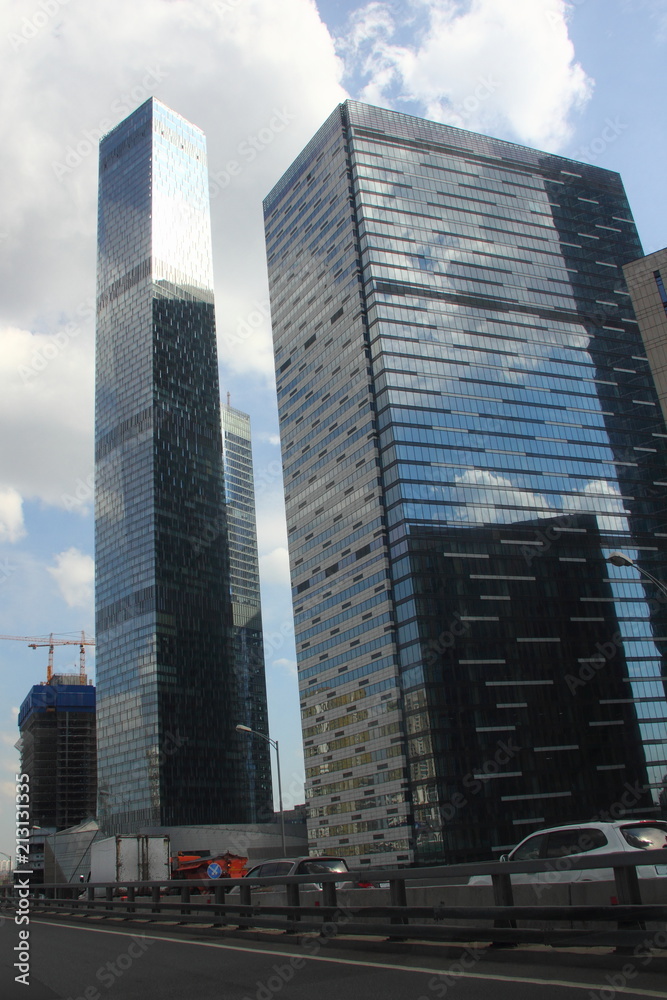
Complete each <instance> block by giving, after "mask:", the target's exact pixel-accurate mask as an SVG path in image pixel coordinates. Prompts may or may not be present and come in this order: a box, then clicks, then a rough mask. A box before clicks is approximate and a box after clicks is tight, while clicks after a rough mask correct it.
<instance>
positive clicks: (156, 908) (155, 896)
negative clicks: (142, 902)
mask: <svg viewBox="0 0 667 1000" xmlns="http://www.w3.org/2000/svg"><path fill="white" fill-rule="evenodd" d="M151 903H152V904H153V905H152V906H151V913H159V912H160V886H159V885H153V886H151Z"/></svg>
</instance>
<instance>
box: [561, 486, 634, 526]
mask: <svg viewBox="0 0 667 1000" xmlns="http://www.w3.org/2000/svg"><path fill="white" fill-rule="evenodd" d="M563 509H564V510H566V511H567V512H568V513H572V512H577V511H578V512H581V513H583V514H596V515H597V521H598V527H599V528H600V530H601V531H630V526H629V524H628V520H627V517H628V513H629V511H627V510H626V509H625V507H624V506H623V499H622V497H621V493H620V490H619V488H618V486H616V485H615V484H614V483H608V482H607V480H606V479H594V480H591V482H589V483H586V485H585V486H584V488H583V489H582V490H580V491H579V492H578V493H576V494H570V495H567V494H565V495H564V496H563Z"/></svg>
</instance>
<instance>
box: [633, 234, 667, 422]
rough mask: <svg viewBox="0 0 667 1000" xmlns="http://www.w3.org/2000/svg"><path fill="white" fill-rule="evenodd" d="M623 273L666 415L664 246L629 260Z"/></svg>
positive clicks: (666, 254) (666, 261)
mask: <svg viewBox="0 0 667 1000" xmlns="http://www.w3.org/2000/svg"><path fill="white" fill-rule="evenodd" d="M623 273H624V274H625V280H626V281H627V283H628V289H629V291H630V295H631V297H632V305H633V308H634V310H635V315H636V317H637V322H638V323H639V330H640V332H641V335H642V340H643V342H644V347H645V348H646V357H647V358H648V363H649V365H650V368H651V372H652V374H653V381H654V382H655V387H656V390H657V393H658V398H659V399H660V405H661V407H662V413H663V416H664V417H665V419H667V247H665V248H664V249H663V250H656V252H655V253H650V254H648V255H647V256H646V257H640V258H639V260H633V261H631V262H630V263H629V264H626V265H625V267H624V268H623Z"/></svg>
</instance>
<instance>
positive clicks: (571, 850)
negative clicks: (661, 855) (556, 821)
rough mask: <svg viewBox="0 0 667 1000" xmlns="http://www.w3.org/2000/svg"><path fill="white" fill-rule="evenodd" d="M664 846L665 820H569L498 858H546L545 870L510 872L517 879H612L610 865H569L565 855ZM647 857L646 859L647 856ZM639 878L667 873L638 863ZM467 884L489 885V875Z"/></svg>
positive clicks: (666, 843) (666, 869) (666, 844)
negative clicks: (580, 867) (605, 866)
mask: <svg viewBox="0 0 667 1000" xmlns="http://www.w3.org/2000/svg"><path fill="white" fill-rule="evenodd" d="M660 849H667V823H666V822H664V821H663V820H653V819H636V820H619V821H617V822H614V823H598V822H594V821H593V822H590V823H571V824H569V825H568V826H552V827H549V828H548V829H546V830H538V831H537V832H536V833H531V834H530V836H529V837H526V838H525V839H524V840H522V841H521V843H520V844H517V846H516V847H515V848H514V849H513V850H512V851H510V853H509V854H503V855H502V857H501V858H500V860H501V861H538V860H541V859H543V858H544V859H546V860H548V861H549V870H548V871H544V872H532V873H529V872H524V873H517V874H516V875H512V881H513V882H514V883H518V882H544V883H548V884H552V883H556V882H599V881H606V880H610V879H613V877H614V874H613V871H612V869H611V868H588V869H578V870H577V869H573V868H571V867H569V865H568V859H569V858H574V857H579V856H581V855H583V854H586V855H597V854H617V853H620V852H622V851H653V850H660ZM647 860H648V859H647ZM637 875H638V877H639V878H656V877H657V878H660V877H667V865H664V864H659V865H655V864H654V865H651V864H647V865H639V866H638V867H637ZM468 885H491V876H490V875H473V876H472V878H470V879H469V880H468Z"/></svg>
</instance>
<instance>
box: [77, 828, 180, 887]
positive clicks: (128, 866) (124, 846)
mask: <svg viewBox="0 0 667 1000" xmlns="http://www.w3.org/2000/svg"><path fill="white" fill-rule="evenodd" d="M169 849H170V845H169V837H150V836H148V834H144V833H140V834H136V835H131V834H120V835H118V836H115V837H106V838H105V839H104V840H97V841H95V843H94V844H93V845H92V847H91V852H90V881H91V882H122V883H123V884H125V883H127V882H167V881H168V880H169V879H170V878H171V867H170V861H169Z"/></svg>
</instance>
